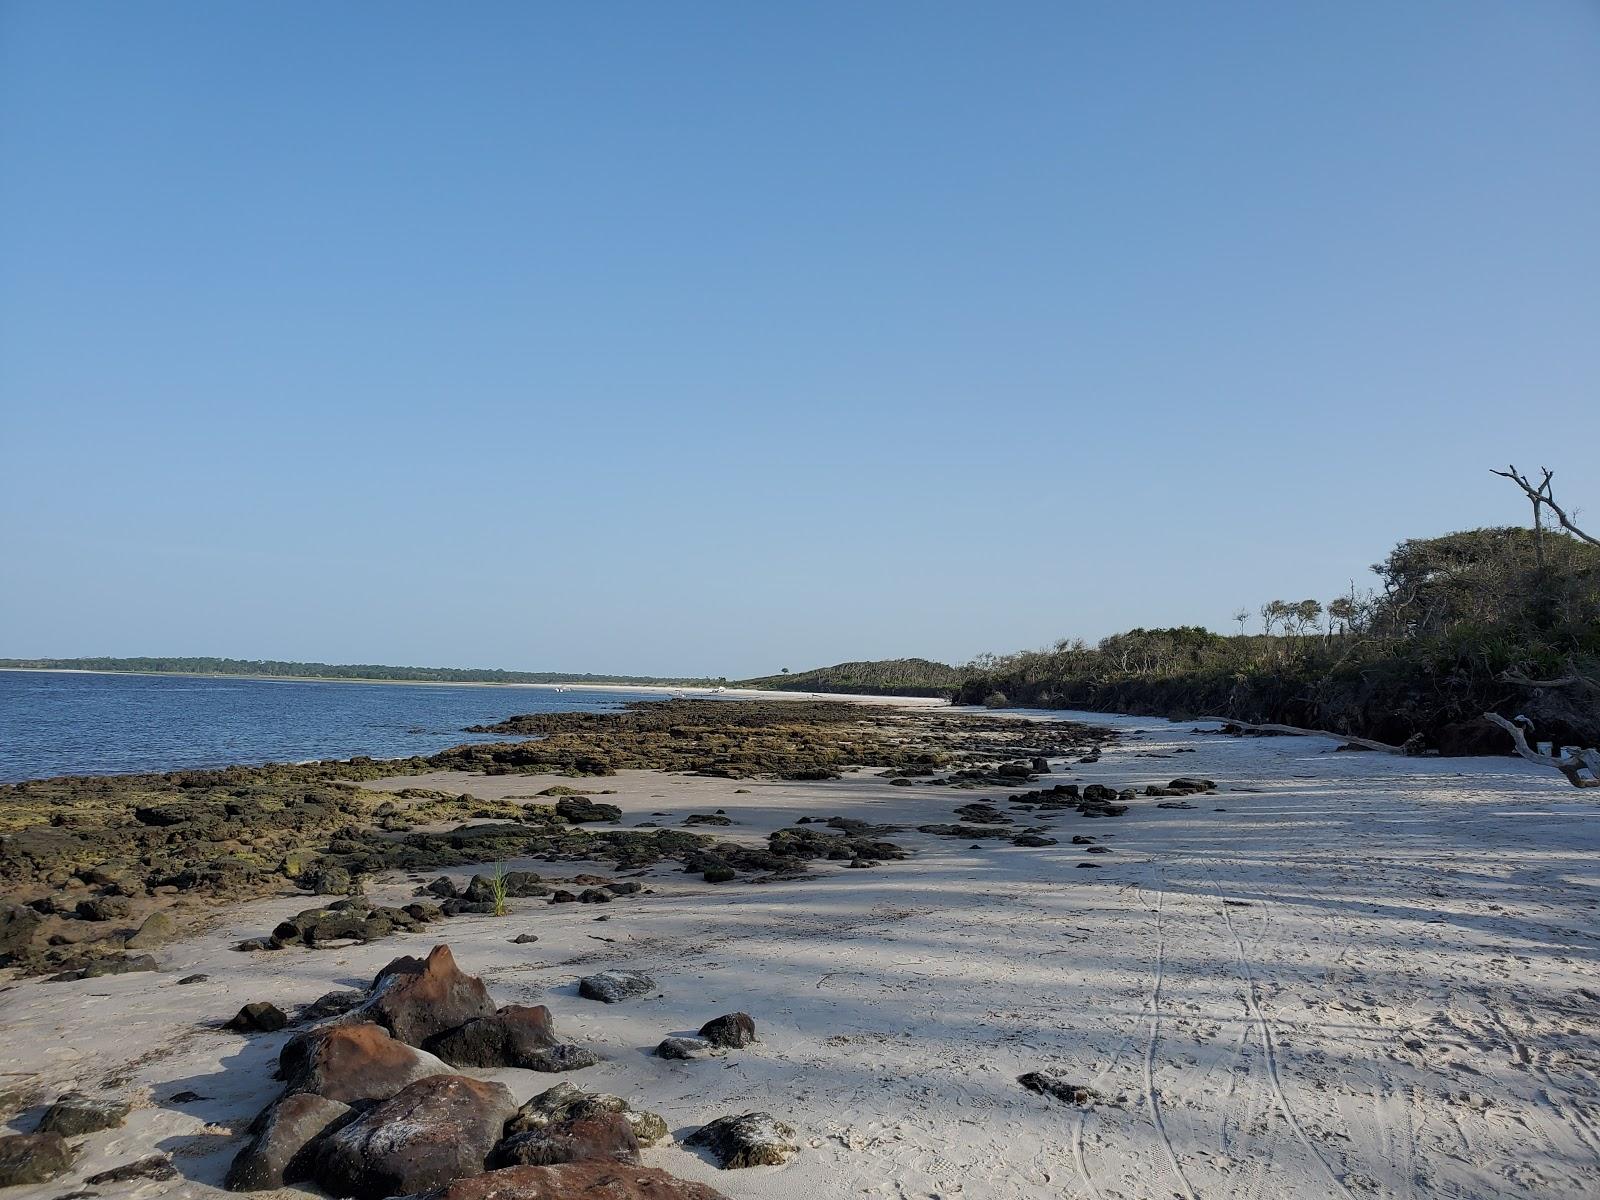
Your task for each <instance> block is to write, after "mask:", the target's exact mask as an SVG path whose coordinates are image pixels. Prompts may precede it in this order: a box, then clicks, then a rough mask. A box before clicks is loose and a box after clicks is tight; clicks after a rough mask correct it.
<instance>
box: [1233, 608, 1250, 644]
mask: <svg viewBox="0 0 1600 1200" xmlns="http://www.w3.org/2000/svg"><path fill="white" fill-rule="evenodd" d="M1233 619H1234V620H1235V621H1237V622H1239V636H1240V637H1243V636H1244V623H1245V622H1246V621H1248V620H1249V619H1250V610H1249V609H1248V608H1241V609H1240V610H1239V611H1238V612H1236V613H1234V614H1233Z"/></svg>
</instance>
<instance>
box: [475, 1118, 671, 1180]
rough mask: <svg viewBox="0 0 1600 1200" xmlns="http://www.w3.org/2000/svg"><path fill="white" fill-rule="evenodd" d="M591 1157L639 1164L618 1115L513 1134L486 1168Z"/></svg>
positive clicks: (628, 1132)
mask: <svg viewBox="0 0 1600 1200" xmlns="http://www.w3.org/2000/svg"><path fill="white" fill-rule="evenodd" d="M591 1158H608V1159H611V1160H613V1161H615V1162H627V1163H635V1162H638V1161H639V1139H638V1138H636V1137H635V1136H634V1134H633V1128H632V1126H630V1125H629V1124H628V1122H627V1121H625V1120H624V1119H623V1116H622V1114H621V1113H614V1112H603V1113H595V1114H594V1115H593V1116H587V1117H574V1118H573V1119H571V1120H568V1121H560V1122H557V1123H555V1124H551V1125H546V1126H545V1127H544V1128H543V1129H530V1130H527V1131H526V1132H524V1133H514V1134H512V1135H511V1136H510V1137H508V1138H506V1139H505V1140H504V1141H503V1142H501V1143H500V1144H499V1145H498V1146H496V1147H495V1148H494V1151H493V1153H491V1154H490V1156H489V1166H490V1167H548V1166H553V1165H555V1164H556V1163H566V1162H579V1161H581V1160H583V1159H591Z"/></svg>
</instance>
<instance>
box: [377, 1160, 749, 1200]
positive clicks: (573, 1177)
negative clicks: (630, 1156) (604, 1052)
mask: <svg viewBox="0 0 1600 1200" xmlns="http://www.w3.org/2000/svg"><path fill="white" fill-rule="evenodd" d="M408 1200H727V1197H725V1196H724V1195H723V1194H722V1193H721V1192H719V1191H717V1190H716V1189H715V1188H710V1187H707V1186H706V1185H705V1184H703V1183H691V1182H689V1181H688V1180H686V1179H678V1178H676V1177H675V1176H672V1175H668V1174H667V1173H666V1172H665V1171H662V1170H659V1169H657V1168H656V1167H636V1166H631V1165H629V1164H625V1163H617V1162H610V1161H607V1160H604V1159H591V1160H589V1161H586V1162H573V1163H562V1164H561V1165H559V1166H554V1167H505V1168H503V1169H501V1170H498V1171H489V1172H486V1173H485V1174H482V1175H474V1176H472V1177H471V1178H470V1179H460V1180H457V1181H456V1182H455V1183H452V1184H449V1185H448V1186H446V1187H442V1188H438V1189H436V1190H434V1191H431V1192H428V1193H426V1194H425V1195H423V1196H417V1197H410V1198H408Z"/></svg>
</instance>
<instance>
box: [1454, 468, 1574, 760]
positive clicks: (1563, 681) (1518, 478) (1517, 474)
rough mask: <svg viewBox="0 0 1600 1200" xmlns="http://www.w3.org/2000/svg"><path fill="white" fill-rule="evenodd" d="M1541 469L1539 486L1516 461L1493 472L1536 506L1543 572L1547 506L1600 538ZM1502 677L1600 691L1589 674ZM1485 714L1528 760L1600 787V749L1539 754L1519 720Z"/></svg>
mask: <svg viewBox="0 0 1600 1200" xmlns="http://www.w3.org/2000/svg"><path fill="white" fill-rule="evenodd" d="M1539 471H1540V476H1541V477H1540V479H1539V482H1538V484H1537V485H1536V484H1534V482H1533V481H1532V480H1531V479H1529V478H1528V477H1527V476H1526V475H1524V474H1523V473H1522V472H1521V471H1518V470H1517V466H1516V464H1515V463H1512V464H1511V465H1510V466H1509V467H1507V468H1506V469H1505V470H1504V471H1493V472H1492V473H1493V474H1495V475H1498V476H1500V477H1501V478H1502V479H1509V480H1511V482H1512V483H1514V484H1516V485H1517V486H1518V487H1519V488H1521V489H1522V492H1523V495H1525V496H1527V497H1528V501H1529V503H1531V504H1532V505H1533V537H1534V543H1533V545H1534V554H1535V556H1536V558H1537V560H1538V563H1539V569H1540V571H1543V570H1544V510H1545V509H1547V508H1548V509H1549V510H1550V512H1551V514H1552V515H1553V516H1554V517H1555V519H1556V521H1557V523H1558V524H1559V525H1560V526H1561V528H1562V529H1565V530H1566V531H1567V532H1568V533H1570V534H1571V535H1572V536H1573V537H1575V538H1577V539H1578V540H1579V541H1583V542H1588V543H1589V545H1591V546H1600V538H1596V537H1593V536H1591V535H1590V534H1588V533H1586V532H1584V531H1583V530H1582V529H1580V528H1579V527H1578V526H1577V524H1576V523H1575V522H1574V521H1573V520H1572V518H1571V517H1569V516H1568V515H1567V512H1566V510H1565V509H1564V508H1562V507H1561V505H1559V504H1557V503H1556V498H1555V490H1554V488H1553V487H1552V486H1551V482H1550V481H1551V480H1552V479H1553V478H1554V476H1555V472H1554V471H1552V470H1550V468H1549V467H1541V468H1539ZM1500 678H1501V679H1502V680H1503V681H1505V682H1506V683H1515V684H1518V685H1520V686H1523V687H1548V688H1569V687H1581V688H1587V689H1590V690H1593V691H1600V682H1596V681H1595V680H1593V679H1590V678H1589V677H1588V676H1586V675H1579V674H1577V673H1576V672H1574V673H1573V674H1571V675H1563V676H1562V677H1561V678H1559V679H1530V678H1528V676H1527V675H1525V674H1523V673H1522V672H1521V671H1506V672H1504V673H1503V674H1502V675H1501V676H1500ZM1483 717H1484V720H1486V721H1491V722H1493V723H1494V724H1496V725H1498V726H1500V728H1501V729H1504V730H1505V731H1506V732H1507V733H1509V734H1510V735H1511V743H1512V745H1513V746H1515V747H1516V751H1517V753H1518V754H1520V755H1521V756H1522V757H1523V758H1525V759H1527V760H1528V761H1529V762H1535V763H1538V764H1539V765H1540V766H1544V767H1550V768H1551V769H1553V770H1556V771H1560V772H1561V773H1562V774H1563V775H1565V776H1566V777H1567V780H1568V782H1570V783H1571V784H1572V786H1573V787H1580V788H1590V787H1600V750H1580V749H1574V750H1569V751H1568V752H1567V753H1566V754H1564V755H1563V754H1559V753H1556V754H1540V753H1539V752H1538V751H1537V750H1535V749H1534V748H1533V747H1531V746H1529V745H1528V738H1527V735H1526V734H1525V733H1524V732H1523V729H1522V726H1521V725H1520V724H1519V723H1517V722H1515V721H1508V720H1506V718H1504V717H1502V716H1501V715H1500V714H1499V713H1492V712H1488V713H1484V714H1483ZM1554 749H1556V750H1557V751H1559V750H1560V749H1561V748H1560V747H1554Z"/></svg>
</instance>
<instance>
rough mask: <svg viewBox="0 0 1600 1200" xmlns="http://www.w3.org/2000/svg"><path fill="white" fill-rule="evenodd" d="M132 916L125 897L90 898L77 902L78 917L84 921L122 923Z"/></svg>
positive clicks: (131, 904)
mask: <svg viewBox="0 0 1600 1200" xmlns="http://www.w3.org/2000/svg"><path fill="white" fill-rule="evenodd" d="M132 914H133V901H132V900H129V899H128V898H127V897H126V896H91V897H89V899H87V900H79V901H78V916H79V917H81V918H82V919H83V920H85V921H122V920H125V919H127V918H128V917H129V916H131V915H132Z"/></svg>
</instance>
